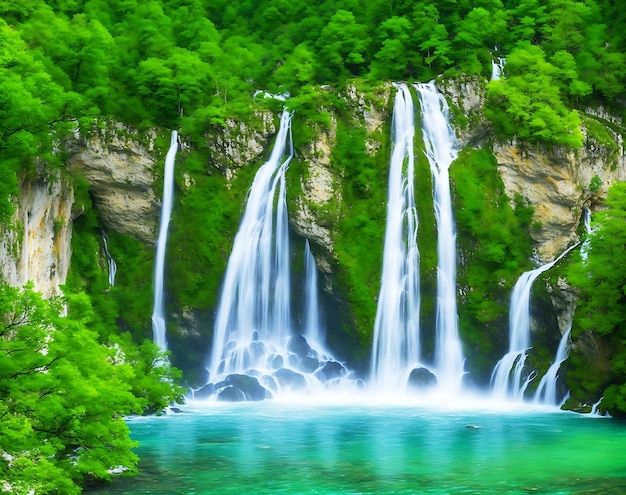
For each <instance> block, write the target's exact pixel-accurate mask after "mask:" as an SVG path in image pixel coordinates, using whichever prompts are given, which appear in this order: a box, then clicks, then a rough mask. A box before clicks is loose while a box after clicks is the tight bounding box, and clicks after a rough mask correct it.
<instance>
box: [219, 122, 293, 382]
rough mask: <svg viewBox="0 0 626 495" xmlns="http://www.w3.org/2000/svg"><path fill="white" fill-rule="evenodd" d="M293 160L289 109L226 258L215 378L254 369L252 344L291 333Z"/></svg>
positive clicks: (278, 339)
mask: <svg viewBox="0 0 626 495" xmlns="http://www.w3.org/2000/svg"><path fill="white" fill-rule="evenodd" d="M285 154H286V157H285ZM292 156H293V145H292V142H291V114H290V113H289V112H286V111H285V112H283V114H282V117H281V120H280V129H279V131H278V136H277V137H276V143H275V144H274V148H273V149H272V153H271V156H270V158H269V160H268V161H267V162H266V163H265V164H264V165H263V166H262V167H261V168H260V169H259V171H258V172H257V174H256V176H255V178H254V181H253V183H252V186H251V187H250V191H249V192H248V199H247V204H246V208H245V212H244V214H243V218H242V220H241V225H240V226H239V231H238V232H237V235H236V236H235V241H234V243H233V250H232V252H231V255H230V258H229V260H228V266H227V268H226V275H225V279H224V283H223V286H222V293H221V297H220V303H219V306H218V310H217V317H216V321H215V328H214V337H213V339H214V340H213V351H212V358H211V370H210V372H211V376H212V377H215V376H217V375H219V374H228V373H241V372H243V371H245V370H246V369H247V368H249V367H251V366H254V365H255V364H256V363H255V362H251V359H249V358H250V357H252V356H251V355H249V354H250V353H249V352H247V350H246V349H245V347H246V346H248V345H249V344H250V343H252V342H258V341H261V342H264V341H278V342H280V341H282V340H283V339H284V338H286V337H288V336H289V335H290V333H291V321H290V320H291V315H290V313H289V285H290V280H289V239H288V237H287V212H286V205H285V171H286V170H287V166H288V165H289V162H290V161H291V158H292ZM277 191H278V197H277ZM274 201H276V211H274ZM275 223H276V225H275ZM227 345H228V348H226V346H227ZM253 345H254V344H253ZM241 346H244V348H241ZM252 361H254V360H252ZM218 370H219V371H218Z"/></svg>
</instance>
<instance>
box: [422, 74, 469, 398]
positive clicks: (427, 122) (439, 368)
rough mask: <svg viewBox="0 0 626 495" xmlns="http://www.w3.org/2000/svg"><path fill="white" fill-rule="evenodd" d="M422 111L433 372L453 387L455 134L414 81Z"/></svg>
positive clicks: (439, 102) (441, 102)
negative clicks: (433, 236)
mask: <svg viewBox="0 0 626 495" xmlns="http://www.w3.org/2000/svg"><path fill="white" fill-rule="evenodd" d="M415 88H416V89H417V92H418V95H419V100H420V104H421V112H422V132H423V136H424V144H425V145H426V157H427V158H428V162H429V163H430V170H431V173H432V177H433V200H434V206H435V218H436V221H437V230H438V240H437V256H438V265H437V320H436V321H437V323H436V333H437V342H436V348H435V364H436V373H435V374H436V375H437V381H438V384H439V387H440V388H442V389H444V390H446V391H456V390H458V389H459V388H460V386H461V381H462V378H463V373H464V372H463V361H464V358H463V351H462V346H461V340H460V338H459V332H458V321H457V309H456V231H455V225H454V218H453V214H452V201H451V197H450V179H449V175H448V169H449V167H450V164H451V163H452V162H453V161H454V159H455V158H456V157H457V152H458V144H457V140H456V136H455V135H454V132H453V130H452V128H451V127H450V124H449V121H448V105H447V103H446V100H445V98H443V96H441V95H440V94H439V92H438V91H437V88H436V87H435V84H434V82H433V81H431V82H430V83H427V84H415Z"/></svg>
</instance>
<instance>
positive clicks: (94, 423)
mask: <svg viewBox="0 0 626 495" xmlns="http://www.w3.org/2000/svg"><path fill="white" fill-rule="evenodd" d="M63 302H64V301H62V300H60V299H54V300H49V301H48V300H44V299H42V298H41V296H40V295H39V294H37V293H36V292H34V291H33V290H32V285H27V286H26V287H25V288H24V289H21V290H18V289H14V288H11V287H8V286H7V285H4V284H2V285H0V399H1V400H0V431H2V434H1V435H0V450H1V451H2V453H3V455H2V457H1V458H0V479H2V480H3V483H4V484H5V485H4V486H5V488H6V487H7V486H8V487H10V490H11V491H12V492H13V493H36V494H48V493H50V494H53V493H56V494H60V493H63V494H76V493H80V491H81V490H80V487H79V486H78V485H77V483H80V482H81V480H83V479H84V478H86V477H94V478H99V479H110V478H111V477H112V470H114V469H115V470H128V472H129V473H132V472H134V471H135V464H136V461H137V458H136V456H135V454H134V453H133V452H132V448H133V447H134V446H135V443H134V442H133V441H132V440H131V439H130V438H129V430H128V427H127V426H126V424H125V422H124V419H123V417H122V415H124V414H129V413H133V412H135V413H137V412H143V411H145V410H146V407H147V406H148V403H149V400H147V398H146V396H144V397H141V396H138V395H135V394H133V391H132V386H131V383H133V381H134V380H135V379H136V378H141V377H142V376H143V377H148V376H150V375H148V374H143V375H142V373H141V372H140V371H139V372H138V371H137V369H136V363H135V362H134V361H135V356H130V355H129V356H126V354H125V349H124V348H123V347H122V346H120V345H109V346H104V345H101V344H100V343H99V342H98V338H97V334H96V333H95V332H93V331H91V330H89V329H88V328H87V325H88V324H89V322H90V321H91V319H92V317H93V309H92V308H91V305H90V302H89V298H88V297H87V296H86V295H85V294H76V295H72V296H69V297H68V298H67V299H66V300H65V304H68V305H69V308H70V311H69V314H68V316H62V313H63ZM157 376H158V379H157V380H154V381H153V382H152V383H156V384H157V385H158V386H157V389H159V395H161V396H163V397H167V398H168V399H171V398H174V397H177V396H178V395H179V392H178V390H177V388H176V387H174V386H173V385H171V382H169V383H166V382H160V381H159V380H160V379H161V378H163V377H167V376H168V375H167V373H166V374H165V375H163V374H159V375H157ZM167 389H169V392H168V393H164V392H166V390H167Z"/></svg>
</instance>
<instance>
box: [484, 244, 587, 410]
mask: <svg viewBox="0 0 626 495" xmlns="http://www.w3.org/2000/svg"><path fill="white" fill-rule="evenodd" d="M576 246H578V243H577V244H574V245H573V246H570V247H569V248H567V249H566V250H565V251H564V252H563V253H561V255H560V256H559V257H558V258H556V259H554V260H553V261H551V262H550V263H546V264H545V265H542V266H540V267H539V268H535V269H534V270H529V271H527V272H524V273H522V275H521V276H520V278H519V279H518V280H517V282H516V283H515V287H513V292H512V293H511V304H510V310H509V350H508V352H507V353H506V354H505V355H504V356H503V357H502V359H500V361H498V363H497V364H496V366H495V367H494V369H493V372H492V374H491V391H492V394H493V396H494V397H495V398H497V399H506V398H511V399H515V400H521V399H523V397H524V392H525V391H526V388H527V387H528V384H529V383H530V382H531V381H532V380H533V379H534V378H535V375H534V374H533V373H530V374H528V375H527V376H525V377H524V376H523V372H524V364H525V362H526V356H527V355H526V351H528V349H529V348H530V291H531V289H532V285H533V282H534V281H535V280H536V278H537V277H538V276H539V275H541V274H542V273H543V272H545V271H547V270H549V269H550V268H552V267H553V266H554V265H555V264H556V263H557V262H558V261H559V260H561V258H563V257H564V256H565V255H566V254H567V253H569V252H570V251H571V250H572V249H574V248H575V247H576ZM522 379H523V381H522Z"/></svg>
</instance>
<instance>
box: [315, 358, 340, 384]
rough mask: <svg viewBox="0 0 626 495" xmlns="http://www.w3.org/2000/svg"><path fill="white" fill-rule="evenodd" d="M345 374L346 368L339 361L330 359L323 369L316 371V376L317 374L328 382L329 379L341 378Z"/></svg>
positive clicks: (323, 380)
mask: <svg viewBox="0 0 626 495" xmlns="http://www.w3.org/2000/svg"><path fill="white" fill-rule="evenodd" d="M345 374H346V369H345V368H344V367H343V365H342V364H341V363H338V362H337V361H328V362H327V363H326V364H325V365H324V366H323V367H322V369H320V370H319V371H318V372H317V373H315V376H317V378H318V379H319V380H320V381H321V382H327V381H329V380H334V379H336V378H341V377H342V376H344V375H345Z"/></svg>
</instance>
